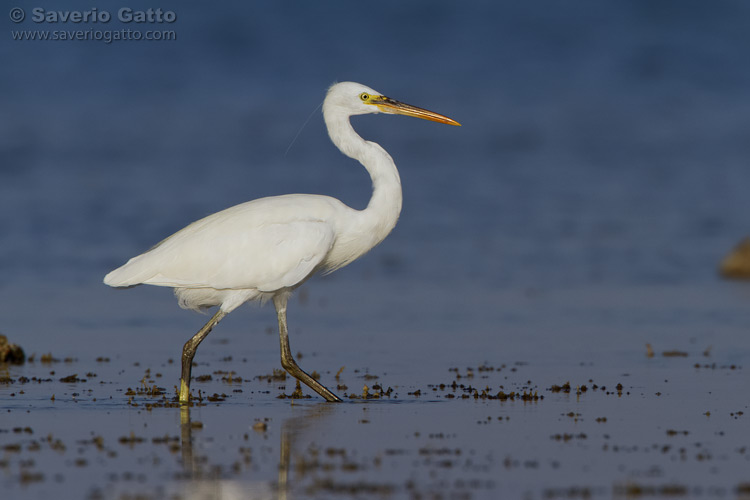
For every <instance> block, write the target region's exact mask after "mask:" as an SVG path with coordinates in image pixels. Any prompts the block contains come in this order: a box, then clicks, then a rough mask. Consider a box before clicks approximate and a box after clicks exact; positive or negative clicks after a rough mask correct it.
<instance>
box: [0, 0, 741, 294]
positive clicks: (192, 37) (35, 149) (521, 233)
mask: <svg viewBox="0 0 750 500" xmlns="http://www.w3.org/2000/svg"><path fill="white" fill-rule="evenodd" d="M16 4H18V6H20V7H23V8H24V9H25V10H26V13H27V18H26V20H25V21H24V22H22V23H20V24H14V23H12V22H11V20H10V19H9V16H8V13H7V12H5V11H4V12H2V16H1V17H0V18H1V19H2V21H0V22H1V23H2V26H3V30H4V34H3V35H2V38H3V39H4V40H3V42H2V44H0V53H1V54H2V61H3V68H4V69H3V78H2V79H0V95H1V96H2V97H0V99H1V100H2V102H1V104H0V109H2V121H1V122H0V123H1V125H0V127H2V128H1V129H0V241H1V242H2V243H0V273H1V275H2V280H0V287H4V288H6V290H8V289H9V288H11V287H20V286H30V287H33V286H35V285H37V284H41V283H44V282H53V283H59V284H61V285H70V284H78V285H87V284H90V285H92V286H99V285H98V283H99V282H100V280H101V278H102V276H103V275H104V274H105V273H106V272H107V271H108V270H110V269H111V268H114V267H116V266H118V265H120V264H122V263H123V262H124V261H125V260H126V259H127V258H129V257H131V256H133V255H135V254H137V253H140V252H141V251H144V250H145V249H147V248H148V247H150V246H151V245H152V244H154V243H156V242H158V241H159V240H160V239H162V238H163V237H165V236H167V235H169V234H171V233H172V232H173V231H175V230H177V229H179V228H181V227H183V226H184V225H186V224H187V223H189V222H191V221H193V220H195V219H197V218H200V217H202V216H204V215H206V214H209V213H211V212H214V211H217V210H220V209H223V208H226V207H228V206H231V205H233V204H236V203H240V202H243V201H247V200H250V199H253V198H257V197H261V196H266V195H274V194H281V193H287V192H310V193H321V194H329V195H332V196H335V197H338V198H340V199H342V200H343V201H345V202H346V203H348V204H350V205H352V206H354V207H358V208H362V207H364V206H365V205H366V203H367V200H368V198H369V194H370V183H369V179H368V177H367V174H366V172H365V171H364V169H362V168H361V167H360V166H358V165H356V164H354V163H352V162H351V161H350V160H349V159H347V158H345V157H344V156H343V155H341V154H340V153H339V152H338V151H337V150H336V149H335V148H334V147H333V146H332V144H331V143H330V142H329V141H328V139H327V135H326V132H325V128H324V125H323V122H322V117H321V115H320V111H319V109H316V108H317V106H318V105H319V104H320V102H321V101H322V99H323V97H324V94H325V91H326V88H327V87H328V86H329V85H330V84H331V83H333V82H335V81H343V80H354V81H359V82H361V83H365V84H367V85H369V86H371V87H374V88H375V89H377V90H379V91H382V92H383V93H384V94H386V95H389V96H391V97H394V98H396V99H399V100H403V101H405V102H408V103H412V104H415V105H418V106H422V107H426V108H428V109H432V110H435V111H437V112H440V113H444V114H446V115H448V116H451V117H453V118H455V119H456V120H458V121H460V122H461V123H462V124H463V127H462V128H460V129H458V128H453V127H446V126H440V125H437V124H433V123H429V122H421V121H416V120H409V119H406V118H403V117H391V116H382V115H381V116H372V117H362V118H356V119H355V120H354V121H355V127H356V128H357V130H358V131H359V132H360V133H361V134H362V135H363V136H365V137H366V138H368V139H372V140H375V141H377V142H379V143H381V144H382V145H383V146H384V147H385V148H386V149H387V150H388V151H389V152H390V153H391V154H392V156H393V157H394V159H395V160H396V163H397V165H399V167H400V170H401V174H402V181H403V185H404V196H405V202H404V210H403V212H402V217H401V221H400V223H399V225H398V226H397V228H396V230H395V231H394V233H393V234H392V235H391V237H390V238H389V239H387V240H386V241H385V243H384V244H383V245H382V246H381V247H379V248H377V249H376V250H375V251H374V252H373V254H372V255H370V256H368V257H367V258H365V259H364V260H363V261H361V262H358V263H356V264H354V265H353V266H354V268H355V269H356V270H353V271H352V270H347V271H345V272H348V273H349V277H348V278H344V277H343V276H342V278H341V280H342V281H341V282H342V284H343V283H346V282H349V283H352V282H354V281H357V279H358V278H359V277H364V278H367V279H374V277H378V276H384V277H385V279H388V280H390V282H391V283H392V285H393V286H400V285H401V284H406V283H411V284H415V283H416V286H417V288H418V287H423V286H440V287H449V288H453V289H455V290H456V293H457V294H466V293H469V292H471V291H472V290H476V291H478V292H479V293H481V290H483V289H489V288H498V287H499V288H508V287H513V288H516V287H524V288H545V287H547V288H549V287H560V286H569V285H570V286H577V285H583V286H585V285H589V284H602V283H603V284H607V285H612V286H621V285H632V284H637V285H648V284H654V283H656V284H665V283H666V284H678V285H679V284H688V283H689V284H693V285H699V284H700V283H705V282H709V281H713V280H715V279H716V265H717V262H718V260H719V259H720V258H721V257H722V256H723V255H724V254H725V253H726V252H727V251H728V249H729V248H731V246H732V245H734V243H735V242H736V241H737V240H738V239H739V238H740V237H742V236H743V235H745V234H746V233H748V232H749V231H750V224H749V223H748V214H750V195H749V193H748V186H749V185H750V167H749V166H748V158H749V157H750V141H749V140H748V139H749V138H750V137H749V135H750V132H749V130H750V128H749V125H750V99H748V92H749V91H748V88H750V64H748V54H750V32H749V31H748V29H747V27H748V22H750V4H748V3H746V2H742V1H739V0H738V1H723V2H697V1H696V2H685V1H679V2H678V1H665V2H652V1H646V0H644V1H637V2H617V3H611V2H599V1H582V2H559V1H552V0H549V1H530V2H516V1H513V2H505V1H502V2H497V1H492V2H490V1H487V2H461V3H459V2H435V1H430V2H397V1H383V2H376V3H364V4H363V3H351V2H343V1H337V2H271V1H267V2H257V1H251V2H221V3H215V4H211V3H209V2H197V1H180V2H162V3H158V2H153V1H150V2H143V1H135V0H128V1H124V0H123V1H122V2H112V1H98V2H95V5H96V7H97V8H98V9H99V10H108V11H109V12H111V13H112V14H113V17H115V13H116V12H117V10H118V9H119V8H120V7H124V6H125V7H132V8H133V9H146V8H149V7H151V8H156V7H161V8H162V9H163V10H172V11H174V12H175V13H176V15H177V20H176V22H174V23H172V24H142V25H127V26H126V25H123V24H121V23H120V22H119V21H117V20H116V19H113V20H112V21H110V22H109V23H108V24H106V25H103V24H97V25H94V24H77V25H75V24H71V23H67V24H63V23H58V24H57V25H50V24H37V23H34V22H33V21H32V20H30V16H31V12H30V11H31V9H32V8H33V7H37V6H39V7H43V8H46V9H51V10H75V9H79V10H87V9H90V8H91V7H92V3H91V2H85V1H78V0H65V1H62V2H61V1H54V2H52V1H39V2H34V1H31V2H30V1H29V0H18V1H17V2H16ZM16 4H13V2H11V3H6V4H5V5H6V6H7V9H6V10H9V9H10V7H13V6H16ZM90 28H95V29H112V30H114V29H121V28H131V29H138V30H142V31H145V30H148V29H168V30H174V31H175V32H176V34H177V40H175V41H115V42H113V43H111V44H106V43H103V42H100V41H93V40H88V41H29V40H26V41H14V40H13V39H12V36H11V33H10V32H11V30H18V29H26V30H31V29H65V30H75V29H82V30H89V29H90ZM311 113H312V116H311V117H310V115H311ZM308 117H310V120H309V122H308V123H307V124H306V125H305V126H304V128H303V129H302V131H301V132H300V134H299V136H298V137H297V138H296V140H294V138H295V135H296V134H297V132H298V131H299V130H300V128H301V127H302V126H303V124H305V122H306V120H307V119H308ZM290 145H291V146H290ZM287 149H288V151H287ZM18 297H19V300H24V299H23V294H19V295H18Z"/></svg>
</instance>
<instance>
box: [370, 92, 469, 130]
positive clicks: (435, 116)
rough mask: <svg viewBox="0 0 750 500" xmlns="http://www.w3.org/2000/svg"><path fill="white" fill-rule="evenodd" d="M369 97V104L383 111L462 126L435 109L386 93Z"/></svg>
mask: <svg viewBox="0 0 750 500" xmlns="http://www.w3.org/2000/svg"><path fill="white" fill-rule="evenodd" d="M369 97H370V99H369V101H367V104H372V105H373V106H377V107H378V109H379V110H380V111H382V112H383V113H389V114H394V115H406V116H413V117H415V118H422V119H423V120H430V121H433V122H438V123H445V124H447V125H455V126H457V127H460V126H461V124H460V123H458V122H457V121H456V120H454V119H452V118H448V117H447V116H444V115H441V114H440V113H435V112H434V111H429V110H426V109H423V108H418V107H416V106H412V105H411V104H406V103H403V102H400V101H397V100H395V99H391V98H390V97H386V96H384V95H377V96H375V95H374V96H369Z"/></svg>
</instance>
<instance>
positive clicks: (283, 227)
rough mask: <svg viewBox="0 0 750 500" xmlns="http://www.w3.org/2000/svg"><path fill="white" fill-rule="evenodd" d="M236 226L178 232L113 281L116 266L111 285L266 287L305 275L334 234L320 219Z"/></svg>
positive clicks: (273, 287)
mask: <svg viewBox="0 0 750 500" xmlns="http://www.w3.org/2000/svg"><path fill="white" fill-rule="evenodd" d="M234 226H235V225H234V224H230V225H227V224H211V225H205V226H202V227H198V228H196V229H195V230H194V231H185V232H181V233H177V234H175V235H174V236H172V237H171V238H168V239H167V240H165V241H164V242H162V243H161V244H160V245H158V246H157V247H155V248H154V249H152V250H151V251H149V252H146V253H145V254H143V255H139V256H138V257H135V258H133V259H131V260H130V261H129V262H128V263H127V264H125V265H124V266H123V267H121V268H120V269H117V270H115V271H113V272H112V273H111V274H113V277H112V279H111V281H112V282H116V281H117V278H118V277H117V276H114V274H115V273H118V272H119V273H120V275H121V278H125V279H124V280H123V279H120V283H122V284H117V283H116V284H114V286H131V285H134V284H139V283H145V284H151V285H160V286H171V287H184V288H216V289H250V288H254V289H257V290H259V291H263V292H270V291H274V290H278V289H280V288H284V287H290V286H294V285H297V284H299V283H300V282H302V281H303V280H304V279H306V278H307V277H308V276H309V275H310V274H311V273H313V272H314V271H315V270H316V268H317V267H318V265H319V264H320V263H321V262H322V261H323V260H324V259H325V257H326V256H327V254H328V252H329V251H330V249H331V247H332V246H333V242H334V239H335V233H334V231H333V229H332V228H331V226H330V225H329V224H328V223H326V222H324V221H321V220H297V221H293V222H284V223H276V224H265V225H261V226H256V227H250V228H247V227H245V228H243V227H234ZM188 227H190V226H188ZM186 229H187V228H186ZM108 277H109V276H108Z"/></svg>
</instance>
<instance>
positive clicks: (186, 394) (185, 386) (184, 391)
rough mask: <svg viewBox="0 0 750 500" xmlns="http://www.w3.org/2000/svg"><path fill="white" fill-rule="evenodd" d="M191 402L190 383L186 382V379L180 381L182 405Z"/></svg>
mask: <svg viewBox="0 0 750 500" xmlns="http://www.w3.org/2000/svg"><path fill="white" fill-rule="evenodd" d="M189 402H190V383H189V381H188V382H186V381H185V379H180V403H185V404H187V403H189Z"/></svg>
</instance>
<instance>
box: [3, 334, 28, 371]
mask: <svg viewBox="0 0 750 500" xmlns="http://www.w3.org/2000/svg"><path fill="white" fill-rule="evenodd" d="M24 361H26V355H25V354H24V353H23V349H21V348H20V347H19V346H17V345H16V344H11V343H10V342H8V337H6V336H5V335H3V334H0V363H12V364H14V365H20V364H23V362H24Z"/></svg>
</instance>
